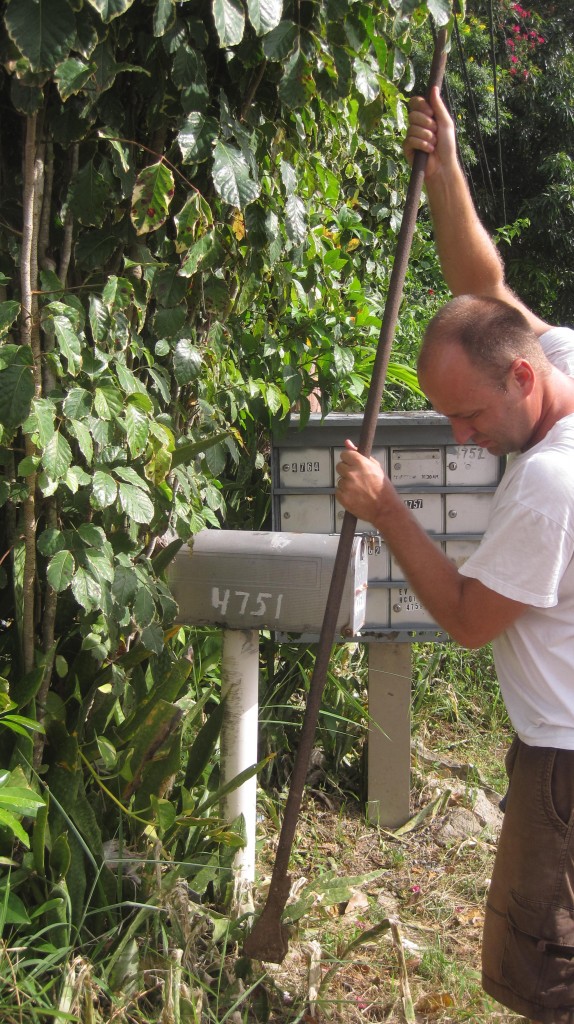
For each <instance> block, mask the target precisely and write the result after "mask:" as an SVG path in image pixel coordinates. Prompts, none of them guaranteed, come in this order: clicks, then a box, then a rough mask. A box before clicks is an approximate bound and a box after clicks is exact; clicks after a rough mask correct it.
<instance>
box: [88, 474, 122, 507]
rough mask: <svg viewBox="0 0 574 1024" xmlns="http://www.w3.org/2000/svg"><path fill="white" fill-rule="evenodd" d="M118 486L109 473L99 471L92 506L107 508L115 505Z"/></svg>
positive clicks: (94, 486) (96, 476)
mask: <svg viewBox="0 0 574 1024" xmlns="http://www.w3.org/2000/svg"><path fill="white" fill-rule="evenodd" d="M117 490H118V485H117V484H116V481H115V480H114V478H113V477H112V476H110V474H109V473H104V472H102V470H99V469H98V470H97V471H96V472H95V473H94V482H93V485H92V505H94V507H95V508H107V507H108V506H109V505H113V503H114V501H115V500H116V496H117Z"/></svg>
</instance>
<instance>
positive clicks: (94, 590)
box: [72, 566, 102, 612]
mask: <svg viewBox="0 0 574 1024" xmlns="http://www.w3.org/2000/svg"><path fill="white" fill-rule="evenodd" d="M72 593H73V595H74V597H75V598H76V601H77V602H78V604H81V606H82V608H85V609H86V611H88V612H89V611H92V610H93V609H94V608H97V607H98V605H99V603H100V600H101V597H102V591H101V588H100V585H99V583H97V581H96V580H95V579H94V577H93V576H92V574H91V573H90V572H88V571H87V570H86V569H84V568H83V566H79V568H78V569H76V572H75V573H74V577H73V579H72Z"/></svg>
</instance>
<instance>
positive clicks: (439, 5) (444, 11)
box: [427, 0, 452, 28]
mask: <svg viewBox="0 0 574 1024" xmlns="http://www.w3.org/2000/svg"><path fill="white" fill-rule="evenodd" d="M427 7H428V9H429V11H430V13H431V14H432V16H433V18H434V20H435V22H436V24H437V27H438V28H440V27H441V25H448V22H449V21H450V17H451V14H452V11H451V3H450V0H427Z"/></svg>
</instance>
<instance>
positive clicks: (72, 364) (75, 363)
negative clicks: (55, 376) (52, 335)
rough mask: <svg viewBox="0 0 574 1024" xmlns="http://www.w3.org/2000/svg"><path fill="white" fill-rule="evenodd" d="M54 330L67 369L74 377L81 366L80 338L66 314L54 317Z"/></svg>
mask: <svg viewBox="0 0 574 1024" xmlns="http://www.w3.org/2000/svg"><path fill="white" fill-rule="evenodd" d="M54 330H55V332H56V339H57V341H58V344H59V346H60V352H61V354H62V355H63V356H64V359H66V361H67V363H68V370H69V372H70V373H71V374H72V376H73V377H75V376H76V374H77V373H79V371H80V370H81V368H82V349H81V344H80V339H79V338H78V335H77V333H76V331H75V329H74V327H73V325H72V323H71V322H70V320H69V319H68V317H67V316H55V317H54Z"/></svg>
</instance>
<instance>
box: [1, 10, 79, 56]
mask: <svg viewBox="0 0 574 1024" xmlns="http://www.w3.org/2000/svg"><path fill="white" fill-rule="evenodd" d="M4 17H5V20H6V27H7V29H8V32H9V35H10V37H11V39H12V40H13V41H14V42H15V43H16V46H17V47H18V49H19V50H20V52H21V53H22V54H23V55H24V57H26V58H27V59H28V60H29V62H30V66H31V68H32V70H33V71H44V70H46V71H53V70H54V69H55V67H56V65H57V64H58V63H59V61H61V60H62V59H63V58H65V57H67V56H68V53H69V51H70V49H71V47H72V46H73V43H74V40H75V37H76V18H75V15H74V11H73V10H72V8H71V7H70V4H69V3H68V2H67V0H10V2H9V3H8V4H7V6H6V13H5V15H4Z"/></svg>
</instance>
